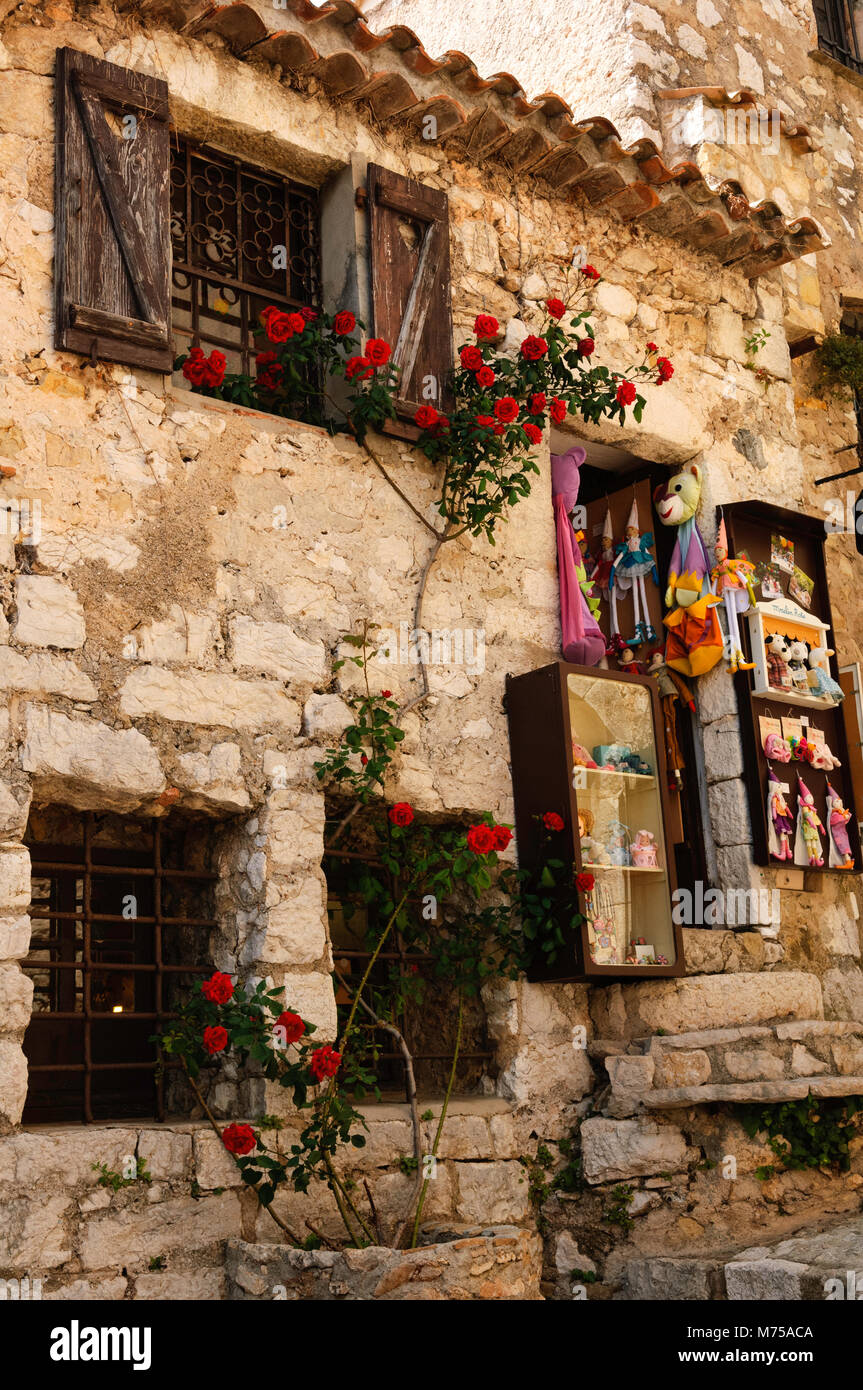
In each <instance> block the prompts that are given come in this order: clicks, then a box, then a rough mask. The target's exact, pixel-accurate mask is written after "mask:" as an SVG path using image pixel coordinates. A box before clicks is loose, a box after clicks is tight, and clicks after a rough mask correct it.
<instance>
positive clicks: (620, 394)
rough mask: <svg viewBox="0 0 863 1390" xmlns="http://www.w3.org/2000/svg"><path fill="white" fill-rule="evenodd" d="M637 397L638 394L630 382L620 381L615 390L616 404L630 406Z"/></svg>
mask: <svg viewBox="0 0 863 1390" xmlns="http://www.w3.org/2000/svg"><path fill="white" fill-rule="evenodd" d="M637 395H638V392H637V391H636V389H635V387H634V386H633V384H632V382H631V381H622V382H621V383H620V385H619V386H618V388H617V404H618V405H632V402H633V401H634V400H635V397H636V396H637Z"/></svg>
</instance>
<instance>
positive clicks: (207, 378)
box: [204, 348, 227, 386]
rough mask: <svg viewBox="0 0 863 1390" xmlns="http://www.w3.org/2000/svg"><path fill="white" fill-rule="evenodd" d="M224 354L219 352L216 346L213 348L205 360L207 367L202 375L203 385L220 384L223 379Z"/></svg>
mask: <svg viewBox="0 0 863 1390" xmlns="http://www.w3.org/2000/svg"><path fill="white" fill-rule="evenodd" d="M226 366H227V362H226V361H225V354H224V353H223V352H219V349H218V348H213V351H212V352H211V353H210V356H209V358H208V360H207V369H206V373H205V375H204V385H205V386H221V384H222V382H223V381H224V380H225V367H226Z"/></svg>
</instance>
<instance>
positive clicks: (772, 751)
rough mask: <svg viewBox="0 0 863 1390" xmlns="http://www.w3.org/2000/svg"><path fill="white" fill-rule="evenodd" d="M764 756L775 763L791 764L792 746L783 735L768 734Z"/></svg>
mask: <svg viewBox="0 0 863 1390" xmlns="http://www.w3.org/2000/svg"><path fill="white" fill-rule="evenodd" d="M764 756H765V757H766V758H770V760H771V762H774V763H790V761H791V744H790V743H789V742H788V739H787V738H783V737H782V735H781V734H768V735H767V737H766V739H765V740H764Z"/></svg>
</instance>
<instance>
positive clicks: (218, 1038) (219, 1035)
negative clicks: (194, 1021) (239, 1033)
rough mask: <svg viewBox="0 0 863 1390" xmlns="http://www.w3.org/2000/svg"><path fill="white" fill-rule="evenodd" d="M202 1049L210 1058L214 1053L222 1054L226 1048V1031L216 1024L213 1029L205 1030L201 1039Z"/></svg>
mask: <svg viewBox="0 0 863 1390" xmlns="http://www.w3.org/2000/svg"><path fill="white" fill-rule="evenodd" d="M202 1041H203V1044H204V1048H205V1050H206V1051H207V1052H209V1054H210V1056H211V1057H212V1056H213V1055H214V1054H215V1053H216V1052H224V1050H225V1048H226V1047H227V1046H228V1030H227V1028H223V1027H222V1025H221V1024H220V1023H217V1024H216V1026H215V1028H205V1029H204V1037H203V1039H202Z"/></svg>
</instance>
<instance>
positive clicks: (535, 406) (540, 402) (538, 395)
mask: <svg viewBox="0 0 863 1390" xmlns="http://www.w3.org/2000/svg"><path fill="white" fill-rule="evenodd" d="M547 404H548V399H547V397H546V394H545V392H544V391H534V393H533V395H532V396H531V398H530V400H529V402H528V406H527V413H528V415H544V414H545V408H546V405H547Z"/></svg>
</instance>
